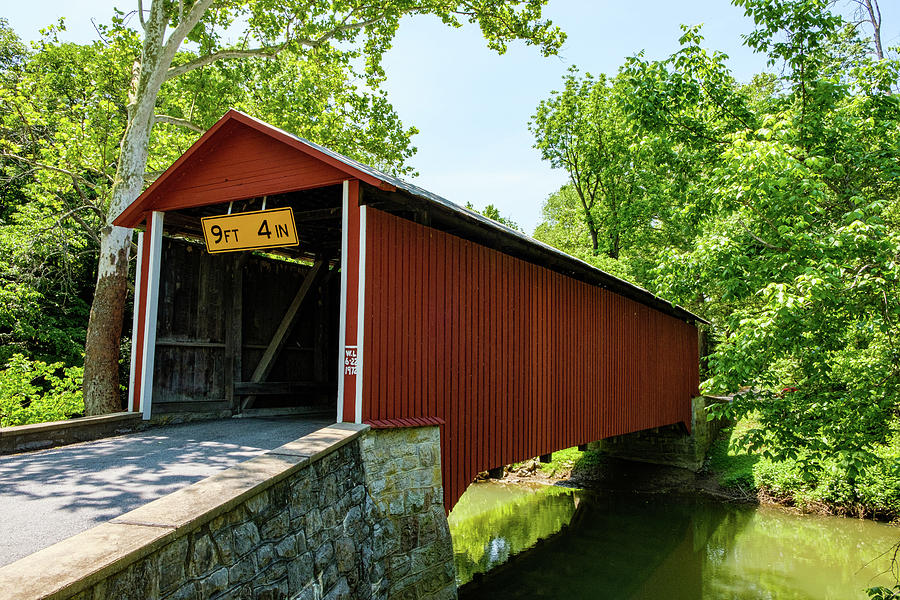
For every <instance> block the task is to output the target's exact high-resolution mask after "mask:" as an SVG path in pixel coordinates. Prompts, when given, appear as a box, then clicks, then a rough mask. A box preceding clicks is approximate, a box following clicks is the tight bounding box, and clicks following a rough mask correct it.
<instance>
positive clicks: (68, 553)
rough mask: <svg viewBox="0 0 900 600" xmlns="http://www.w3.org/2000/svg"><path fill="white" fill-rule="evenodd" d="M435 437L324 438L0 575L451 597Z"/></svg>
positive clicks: (275, 593)
mask: <svg viewBox="0 0 900 600" xmlns="http://www.w3.org/2000/svg"><path fill="white" fill-rule="evenodd" d="M439 442H440V440H439V433H438V428H437V427H425V428H411V429H402V430H383V431H381V430H378V431H376V430H370V429H368V427H367V426H353V425H346V424H340V425H334V426H332V427H329V428H325V429H322V430H319V431H317V432H315V433H313V434H310V435H309V436H305V437H303V438H300V439H298V440H296V441H294V442H291V443H290V444H286V445H285V446H282V447H280V448H276V449H275V450H272V451H271V452H269V453H266V454H264V455H262V456H259V457H256V458H253V459H251V460H249V461H246V462H244V463H241V464H240V465H238V466H236V467H233V468H231V469H228V470H226V471H224V472H222V473H219V474H217V475H215V476H213V477H210V478H208V479H205V480H203V481H201V482H198V483H196V484H194V485H192V486H189V487H187V488H185V489H183V490H179V491H178V492H175V493H173V494H170V495H169V496H166V497H164V498H160V499H159V500H156V501H154V502H151V503H149V504H146V505H144V506H142V507H141V508H139V509H136V510H134V511H132V512H130V513H127V514H124V515H122V516H121V517H118V518H116V519H113V520H112V521H110V522H109V523H106V524H104V525H101V526H99V527H95V528H94V529H91V530H88V531H86V532H84V533H81V534H79V535H76V536H74V537H72V538H69V539H68V540H64V541H63V542H60V543H59V544H56V545H54V546H51V547H50V548H47V549H44V550H41V551H39V552H37V553H35V554H33V555H31V556H29V557H26V558H24V559H22V560H20V561H18V562H16V563H13V564H11V565H7V566H6V567H3V568H0V597H3V598H6V597H15V598H22V599H26V598H54V599H55V598H59V599H74V600H101V599H107V598H116V599H117V600H129V599H135V600H137V599H142V600H143V599H146V598H160V599H161V600H176V599H178V600H181V599H188V598H203V599H205V600H206V599H209V600H218V599H232V598H234V599H238V598H241V599H259V600H264V599H273V600H275V599H278V600H281V599H288V598H290V599H298V600H300V599H302V600H313V599H316V600H318V599H327V600H337V599H349V598H363V599H368V598H372V599H379V600H381V599H386V600H393V599H395V598H398V599H399V598H403V599H406V598H409V599H416V598H455V597H456V587H455V585H453V583H454V580H455V572H454V568H453V554H452V547H451V546H450V538H449V530H448V528H447V520H446V517H445V514H444V511H443V507H442V504H441V503H442V493H441V479H440V456H439V448H440V443H439Z"/></svg>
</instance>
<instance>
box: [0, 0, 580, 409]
mask: <svg viewBox="0 0 900 600" xmlns="http://www.w3.org/2000/svg"><path fill="white" fill-rule="evenodd" d="M545 3H546V0H486V1H483V2H477V3H472V2H460V1H448V0H427V1H426V2H418V3H410V2H405V1H400V0H392V1H391V2H387V3H381V4H375V5H373V4H370V3H366V2H359V1H357V0H351V1H349V2H348V1H345V0H341V1H340V2H338V1H324V0H323V1H320V2H316V3H309V2H305V1H304V2H300V1H296V0H282V1H280V2H272V1H271V0H244V1H242V2H237V3H235V2H222V1H220V0H194V1H190V0H187V1H179V2H164V1H162V0H154V1H153V2H151V3H150V6H149V8H146V9H145V7H144V5H143V3H142V1H141V0H138V6H137V11H136V12H135V13H132V14H131V15H130V17H131V20H129V19H128V18H126V17H125V16H124V15H119V16H117V17H116V18H115V19H114V20H113V22H112V24H111V25H110V26H108V27H104V28H102V29H101V34H102V36H103V39H102V40H101V41H99V42H97V43H96V44H94V45H91V46H90V48H86V47H77V48H76V47H74V46H73V45H70V44H60V43H58V42H57V41H56V40H55V39H52V38H51V39H48V40H45V41H44V43H43V47H42V48H40V49H39V51H38V52H37V55H38V56H37V57H32V58H33V59H34V60H36V61H37V62H36V64H41V63H40V60H42V59H43V57H44V55H45V54H46V53H50V54H55V53H57V52H58V53H61V54H63V55H64V57H65V58H67V59H68V58H71V59H72V60H69V61H68V62H67V63H66V64H71V65H75V64H76V63H77V62H78V61H77V60H75V57H76V55H79V54H80V53H82V52H85V53H87V54H88V55H90V58H89V60H98V61H100V62H101V63H103V66H104V67H105V68H102V67H101V68H94V67H90V66H87V65H84V64H82V65H81V68H82V70H77V69H76V70H73V71H71V73H70V74H71V75H79V76H83V77H84V78H91V77H94V78H97V79H98V80H99V82H98V83H100V84H99V85H97V86H94V87H96V89H97V93H96V95H95V96H94V97H91V98H85V99H84V100H83V101H71V99H69V98H68V97H63V98H55V99H54V98H52V97H51V96H52V93H51V92H52V91H53V90H52V89H50V90H46V91H47V93H44V92H45V90H44V89H42V88H41V81H43V80H46V79H47V78H51V79H52V77H53V76H54V74H56V75H57V76H58V77H59V78H61V79H63V78H64V77H65V75H64V72H63V71H60V70H59V69H49V70H47V71H42V70H41V69H40V68H38V69H36V70H28V69H26V70H25V74H24V78H25V80H27V81H26V83H27V84H28V86H27V87H24V88H22V87H14V88H12V89H8V88H7V89H5V90H4V93H3V100H4V102H6V103H7V106H12V107H13V108H14V110H10V111H9V112H7V111H6V110H4V114H5V115H7V116H8V117H9V118H10V119H11V120H13V121H15V120H16V119H18V121H17V123H16V126H14V127H10V129H11V130H14V131H16V132H18V133H19V134H21V135H19V136H18V137H17V138H14V139H13V140H12V141H11V143H10V144H9V146H8V148H7V149H6V150H5V151H4V157H5V158H6V159H7V160H12V161H19V162H21V163H22V164H23V165H27V167H26V168H28V169H34V168H40V169H43V170H45V171H47V172H48V173H51V174H53V176H54V177H56V179H57V180H58V181H55V182H54V183H53V184H52V186H53V187H56V186H62V185H63V183H62V181H63V179H67V180H68V181H66V183H65V186H66V187H67V188H69V191H71V190H75V193H76V194H77V195H79V197H80V198H81V200H82V201H83V203H84V206H89V205H94V206H97V207H98V208H99V209H100V210H101V212H102V223H101V225H100V227H99V229H98V238H99V239H98V245H99V251H98V257H99V261H98V266H97V271H96V272H97V284H96V289H95V293H94V297H93V303H92V307H91V313H90V320H89V325H88V331H87V338H86V345H85V372H84V397H85V404H86V407H87V412H88V413H89V414H98V413H104V412H110V411H114V410H118V409H119V406H120V397H119V391H118V374H117V369H118V360H119V340H120V337H121V329H122V322H123V316H124V315H123V312H124V311H123V309H124V304H125V295H126V289H127V282H128V262H129V255H130V251H131V237H132V236H131V231H130V230H127V229H123V228H119V227H115V226H113V225H112V220H113V219H114V218H115V217H116V216H117V215H118V214H120V213H121V211H122V210H123V209H124V208H125V207H126V206H128V205H129V204H130V203H131V202H132V201H134V199H135V198H137V196H138V195H139V194H140V192H141V191H142V189H143V187H144V185H145V176H146V175H147V174H148V173H147V172H148V170H149V171H150V175H151V176H152V175H153V173H154V172H156V171H158V170H159V169H161V168H162V167H164V166H165V165H166V164H168V163H169V162H170V161H171V158H172V157H173V156H174V155H177V153H178V152H179V151H181V150H183V149H184V148H185V147H186V145H187V144H188V143H189V142H190V141H191V140H192V139H195V137H196V135H197V133H198V132H200V131H202V130H203V129H204V127H208V126H209V124H210V123H211V122H212V120H213V116H218V115H220V114H221V112H222V109H223V108H224V105H225V104H226V103H232V102H233V103H234V104H238V105H239V106H240V105H242V104H243V105H245V106H248V107H250V108H251V109H253V110H254V112H255V113H256V114H259V115H260V116H262V117H264V118H270V119H271V118H272V117H273V116H275V117H278V118H275V119H273V120H274V121H275V124H277V125H280V124H284V123H285V122H287V123H286V124H288V125H289V126H292V127H291V128H292V129H294V130H298V133H301V134H304V133H305V134H306V135H307V136H308V137H311V138H313V139H315V140H320V141H326V142H327V143H332V144H333V143H334V141H335V140H342V141H344V143H346V144H347V145H348V146H350V147H351V150H352V151H351V152H349V153H350V154H354V155H357V156H362V157H363V158H364V159H369V160H370V161H371V162H376V163H378V164H379V165H380V166H385V165H387V166H389V167H393V168H394V170H401V171H402V170H403V169H404V168H405V167H403V163H404V161H405V160H406V159H407V158H408V157H409V155H410V154H411V152H412V148H411V146H410V145H409V136H410V135H411V134H412V133H413V131H411V130H406V129H403V128H402V127H401V125H400V122H399V119H398V118H397V117H396V115H395V114H394V113H393V110H392V109H391V108H390V105H389V104H388V103H387V100H386V98H385V96H384V94H383V93H382V92H380V91H379V84H380V82H381V81H382V80H383V78H384V76H385V74H384V72H383V69H382V67H381V57H382V55H383V54H384V52H385V51H386V50H387V49H388V48H389V47H390V43H391V39H392V38H393V36H394V34H395V32H396V31H397V28H398V26H399V23H400V20H401V18H402V17H403V16H406V15H417V14H418V15H423V14H429V15H434V16H437V17H438V18H440V19H441V20H442V21H443V22H444V23H446V24H447V25H450V26H460V25H461V23H462V21H463V20H466V21H469V22H472V23H477V24H478V25H479V26H480V28H481V31H482V33H483V34H484V37H485V38H486V40H487V43H488V46H489V47H491V48H492V49H494V50H496V51H498V52H503V51H504V50H505V49H506V44H507V43H508V42H509V41H511V40H515V39H523V40H525V41H526V43H529V44H535V45H538V46H539V47H540V49H541V51H542V52H543V53H544V54H550V53H553V52H555V51H556V49H557V48H558V47H559V45H560V44H561V42H562V40H563V38H564V36H563V34H562V32H560V31H559V29H558V28H556V27H554V26H553V25H552V24H551V23H550V22H549V21H547V20H544V19H542V18H541V9H542V7H543V5H544V4H545ZM135 19H136V20H137V21H138V24H139V27H140V29H139V30H135V29H133V28H131V27H130V26H129V23H131V22H132V21H133V20H135ZM234 28H240V30H241V32H242V34H241V36H240V39H239V41H238V42H236V43H229V42H227V41H226V39H225V34H224V33H223V32H225V31H226V30H229V29H234ZM107 62H108V63H109V64H108V65H107V64H106V63H107ZM123 73H127V75H128V76H127V78H126V79H125V82H124V85H123V81H122V78H121V75H122V74H123ZM77 80H78V77H76V81H77ZM279 84H287V85H286V86H284V87H279ZM25 90H30V93H28V94H26V93H25ZM122 90H126V91H127V96H126V97H124V98H123V97H122V94H121V91H122ZM275 90H277V91H278V93H275V94H272V93H271V92H272V91H275ZM31 94H34V95H31ZM48 94H49V96H48ZM235 100H240V102H235ZM52 102H59V104H58V106H56V107H55V110H54V111H53V112H52V113H48V112H47V111H46V110H45V107H46V105H47V104H48V103H52ZM20 109H21V110H20ZM104 112H105V113H106V114H107V115H108V117H109V120H108V124H107V126H104V123H103V121H102V119H101V118H100V117H99V115H102V114H103V113H104ZM85 113H88V114H89V115H90V119H89V120H90V123H86V122H85V121H84V120H83V119H82V115H83V114H85ZM291 113H300V114H303V115H304V116H305V117H307V118H309V123H310V126H309V127H302V128H301V127H296V125H297V124H298V123H301V122H306V121H300V117H299V116H295V115H292V114H291ZM346 118H351V119H353V120H354V122H352V123H349V124H346V123H345V122H344V119H346ZM294 119H295V120H294ZM157 124H165V125H166V126H165V127H156V125H157ZM173 128H179V129H177V130H173ZM33 132H39V133H40V135H39V136H34V138H32V136H31V134H32V133H33ZM359 133H363V134H365V136H369V139H368V140H367V141H366V142H365V143H359V140H360V138H359ZM373 136H377V137H373ZM86 139H87V144H84V143H82V142H84V141H85V140H86ZM109 141H112V144H111V145H112V147H113V150H112V151H107V149H108V144H107V142H109ZM24 142H27V143H24ZM85 145H87V146H89V149H86V148H85ZM338 150H343V151H347V148H345V147H339V148H338ZM88 159H89V160H88ZM84 160H87V161H88V163H89V164H87V165H84V164H82V162H83V161H84ZM95 171H96V172H95ZM60 189H61V188H60ZM75 214H77V211H76V213H73V214H72V215H70V216H72V217H73V218H74V216H75Z"/></svg>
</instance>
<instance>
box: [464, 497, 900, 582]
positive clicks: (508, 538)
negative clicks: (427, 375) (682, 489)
mask: <svg viewBox="0 0 900 600" xmlns="http://www.w3.org/2000/svg"><path fill="white" fill-rule="evenodd" d="M450 533H451V535H452V537H453V549H454V555H455V559H456V569H457V573H458V576H457V577H458V582H459V583H460V584H465V583H468V582H469V581H471V580H472V579H473V577H476V579H477V581H476V582H475V583H474V584H472V585H469V586H466V587H464V588H462V590H461V594H460V598H461V599H481V598H484V599H489V600H501V599H504V598H561V599H564V600H577V599H581V598H585V599H587V598H590V599H592V600H593V599H598V598H616V599H623V600H625V599H634V600H637V599H654V600H657V599H670V600H677V599H685V600H687V599H697V598H703V599H734V600H751V599H752V600H757V599H773V600H774V599H777V600H848V599H855V598H859V599H864V598H866V594H865V591H864V590H865V588H867V587H870V586H873V585H888V584H889V583H891V581H892V579H891V576H890V574H889V573H888V572H887V571H888V569H889V567H890V560H889V557H888V556H887V555H886V554H885V553H886V552H887V551H888V550H889V549H890V547H891V545H892V544H894V543H896V542H897V541H898V540H900V527H892V526H889V525H885V524H882V523H874V522H871V521H861V520H857V519H843V518H839V517H820V516H814V515H797V514H793V513H790V512H787V511H784V510H782V509H778V508H770V507H755V506H747V505H733V504H725V503H719V502H713V501H707V500H702V499H698V498H691V497H673V496H670V495H629V494H598V493H588V492H582V491H573V490H568V489H565V488H558V487H545V486H544V487H526V486H521V485H509V484H503V483H494V482H489V483H478V484H473V485H472V486H470V487H469V489H468V490H467V491H466V493H465V494H464V495H463V497H462V499H461V500H460V502H459V504H458V505H457V506H456V507H455V508H454V509H453V512H452V513H450ZM538 540H543V541H540V542H539V541H538ZM526 550H527V552H523V551H526ZM480 573H484V575H477V576H476V574H480Z"/></svg>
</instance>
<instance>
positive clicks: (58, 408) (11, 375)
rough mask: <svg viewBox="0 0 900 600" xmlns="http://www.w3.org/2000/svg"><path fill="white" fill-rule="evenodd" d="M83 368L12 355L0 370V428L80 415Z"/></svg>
mask: <svg viewBox="0 0 900 600" xmlns="http://www.w3.org/2000/svg"><path fill="white" fill-rule="evenodd" d="M83 374H84V369H83V368H81V367H68V368H64V367H63V363H61V362H60V363H52V364H47V363H44V362H41V361H32V360H30V359H28V358H26V357H25V356H23V355H21V354H14V355H13V356H12V358H10V359H9V362H7V363H6V366H5V367H4V368H3V369H0V426H2V427H9V426H12V425H28V424H31V423H43V422H45V421H61V420H64V419H68V418H70V417H72V416H75V415H79V414H83V413H84V400H83V397H82V393H81V382H82V377H83Z"/></svg>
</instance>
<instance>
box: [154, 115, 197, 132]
mask: <svg viewBox="0 0 900 600" xmlns="http://www.w3.org/2000/svg"><path fill="white" fill-rule="evenodd" d="M153 119H154V120H155V121H156V122H157V123H168V124H169V125H178V126H179V127H186V128H187V129H190V130H191V131H196V132H197V133H200V134H204V133H206V130H205V129H203V128H202V127H200V126H199V125H197V124H195V123H191V122H190V121H188V120H187V119H180V118H178V117H172V116H169V115H154V116H153Z"/></svg>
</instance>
